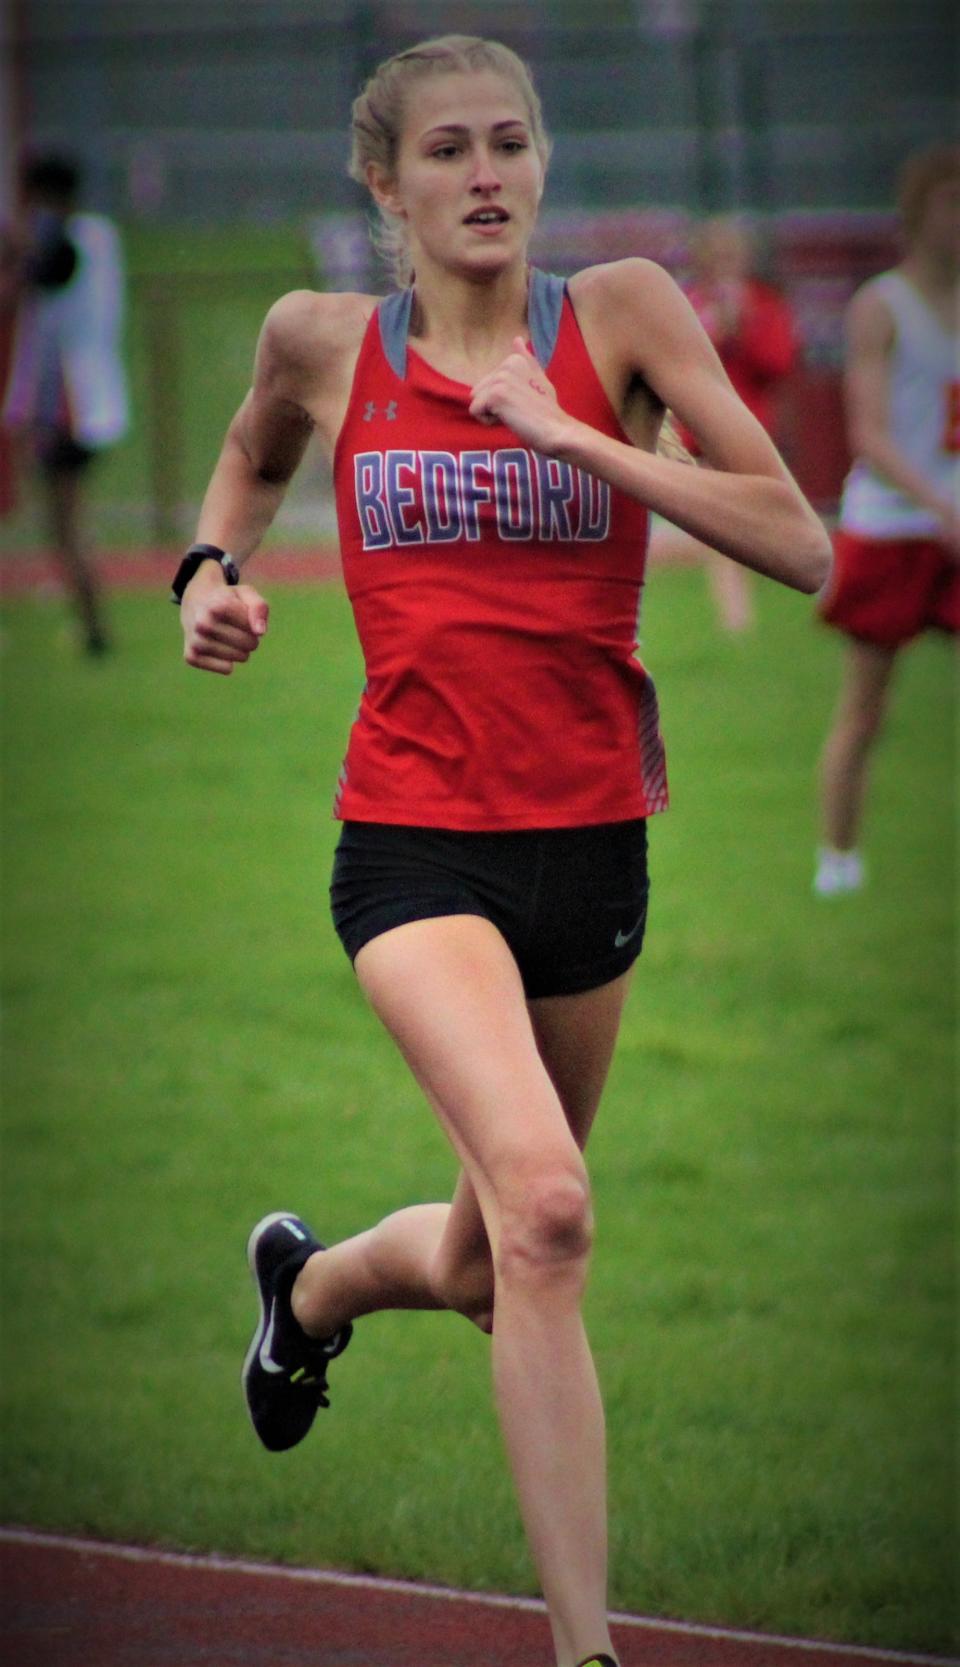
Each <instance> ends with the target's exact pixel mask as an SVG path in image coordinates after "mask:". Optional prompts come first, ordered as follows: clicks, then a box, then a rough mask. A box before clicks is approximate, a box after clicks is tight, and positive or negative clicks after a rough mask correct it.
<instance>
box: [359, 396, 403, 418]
mask: <svg viewBox="0 0 960 1667" xmlns="http://www.w3.org/2000/svg"><path fill="white" fill-rule="evenodd" d="M376 414H377V407H376V405H375V404H374V402H373V400H372V399H368V400H367V403H366V406H365V407H364V412H363V420H364V422H365V423H372V422H373V419H374V417H375V416H376ZM383 414H384V416H385V417H386V419H387V422H388V423H394V422H396V420H397V402H396V400H395V399H391V400H388V401H387V404H386V406H385V408H384V413H383Z"/></svg>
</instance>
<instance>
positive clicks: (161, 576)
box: [0, 543, 340, 596]
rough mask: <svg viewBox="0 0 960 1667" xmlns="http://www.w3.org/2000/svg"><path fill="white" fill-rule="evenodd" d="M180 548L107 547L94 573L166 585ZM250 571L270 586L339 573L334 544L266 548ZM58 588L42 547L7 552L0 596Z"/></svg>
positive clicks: (132, 586)
mask: <svg viewBox="0 0 960 1667" xmlns="http://www.w3.org/2000/svg"><path fill="white" fill-rule="evenodd" d="M182 554H183V551H182V550H136V551H119V552H118V551H108V552H105V553H103V554H100V555H98V556H97V572H98V574H99V576H100V578H101V579H102V581H103V583H104V585H105V586H106V588H107V590H156V591H158V592H160V593H161V594H162V593H163V592H164V591H168V590H169V589H170V580H171V579H172V578H173V575H174V573H175V572H176V570H177V565H178V563H179V561H180V557H181V555H182ZM248 576H249V577H250V578H251V579H252V581H253V583H254V584H259V585H263V586H264V587H265V588H267V589H269V587H270V586H271V585H272V584H311V583H316V582H317V581H318V580H319V581H328V580H330V579H339V577H340V551H339V548H338V546H337V545H336V544H334V543H326V544H318V545H313V546H311V547H310V548H309V549H303V550H265V551H263V552H261V553H260V554H259V555H257V556H255V557H253V558H252V565H251V567H250V568H249V570H248ZM61 588H62V586H61V581H60V576H59V572H58V569H57V565H56V562H55V560H54V558H53V557H52V556H50V555H47V554H45V553H44V552H43V551H42V550H35V551H28V552H25V553H23V554H18V555H13V556H10V557H9V558H8V559H6V560H5V561H4V562H3V565H2V567H0V595H2V596H22V595H28V594H31V593H36V592H37V591H44V590H51V591H59V590H60V589H61Z"/></svg>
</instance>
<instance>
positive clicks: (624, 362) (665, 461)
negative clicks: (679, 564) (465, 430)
mask: <svg viewBox="0 0 960 1667" xmlns="http://www.w3.org/2000/svg"><path fill="white" fill-rule="evenodd" d="M582 276H583V277H585V278H589V280H590V289H589V291H588V292H587V293H585V294H584V296H583V303H584V305H583V308H582V312H581V305H580V298H579V296H578V297H577V299H578V315H580V316H581V321H582V322H583V323H587V322H588V320H589V318H590V317H591V316H593V317H595V318H597V320H598V321H599V320H601V319H602V320H603V324H602V329H603V330H604V331H606V332H607V333H608V334H609V335H610V336H611V337H612V342H611V351H612V353H613V355H614V356H615V359H616V361H617V362H618V363H619V365H620V366H621V367H622V370H623V372H624V373H625V374H626V377H627V379H628V380H629V379H630V378H640V379H642V380H643V381H644V382H645V383H646V384H647V386H648V387H649V388H650V389H652V390H653V392H654V394H655V395H656V396H657V398H658V399H659V400H660V401H661V402H662V403H663V405H664V406H667V407H669V409H670V410H671V411H673V412H674V413H675V415H676V416H677V417H678V418H679V420H680V421H681V423H682V424H683V425H684V427H685V428H687V429H689V430H690V431H691V432H692V433H693V435H694V436H695V437H696V440H697V442H698V444H699V446H700V448H701V451H702V453H703V456H704V458H705V459H706V462H707V465H708V466H707V467H705V468H691V467H690V465H689V464H687V463H680V462H676V461H675V460H674V459H672V458H668V457H661V456H656V455H654V454H653V453H651V452H646V451H639V450H637V449H636V448H635V447H633V446H631V445H628V444H626V443H625V442H624V441H622V440H616V439H613V438H611V437H610V436H609V435H606V434H601V433H599V432H598V431H597V430H596V429H594V428H591V427H590V426H589V425H588V424H586V423H582V422H579V421H578V420H577V419H576V418H575V417H571V416H570V415H569V414H568V413H567V412H565V411H563V410H562V409H561V407H560V406H559V404H558V402H557V398H556V394H555V392H554V390H553V388H552V387H551V386H550V384H549V382H548V381H547V380H546V377H545V375H544V373H543V371H542V370H540V369H539V367H538V366H536V364H535V363H534V361H532V359H531V357H530V355H529V353H528V352H526V351H525V350H524V349H523V347H522V343H521V342H520V340H519V338H518V342H517V344H516V345H515V349H514V351H513V352H512V353H510V354H509V355H508V357H507V358H506V359H505V360H504V362H503V364H501V365H500V366H499V367H498V368H497V369H496V370H495V371H493V372H491V373H490V375H489V376H485V377H484V378H483V379H482V380H481V381H480V382H479V383H478V384H477V386H476V388H475V389H474V391H473V400H472V402H471V406H470V409H471V412H472V413H473V415H474V416H475V417H478V418H479V419H480V420H481V421H482V420H483V419H484V418H485V417H498V418H499V419H500V420H501V421H503V422H506V423H507V424H509V426H510V427H511V428H513V429H514V431H515V432H516V433H517V434H518V435H520V437H521V438H522V439H524V440H526V441H527V443H528V444H530V445H532V446H534V447H535V448H536V449H537V450H538V451H542V452H544V453H545V454H547V455H548V456H552V457H558V458H560V459H562V460H564V461H566V462H569V463H572V464H574V465H575V466H576V467H578V468H582V469H587V470H589V472H590V473H591V474H593V475H597V476H599V478H600V479H602V480H606V481H608V482H609V484H610V485H611V486H615V487H618V488H619V489H620V490H621V491H623V492H626V493H627V494H628V495H629V496H630V497H633V498H637V499H639V500H640V502H641V503H644V504H647V505H648V506H649V508H650V509H652V510H655V511H656V512H657V513H658V514H660V515H663V516H665V517H666V519H667V520H668V521H673V522H674V523H675V525H677V526H678V527H682V528H683V529H684V531H685V532H689V533H691V534H692V535H693V537H694V538H698V539H700V540H702V542H703V543H705V544H708V545H711V546H712V547H713V548H714V549H716V550H722V551H723V553H724V554H725V555H728V556H732V557H733V558H734V560H736V561H739V562H741V563H742V564H743V565H744V566H745V567H751V568H754V569H755V570H756V571H757V572H760V573H766V574H768V575H769V577H770V578H773V579H778V580H780V582H781V583H782V584H786V585H790V586H792V587H793V588H794V589H796V590H803V591H807V592H812V591H816V590H818V589H819V588H820V586H821V585H822V584H823V583H824V582H825V580H826V578H827V574H828V573H829V570H830V562H831V549H830V541H829V538H828V536H827V533H826V531H825V529H824V527H823V525H822V523H821V522H820V520H819V519H818V517H817V516H816V515H815V514H814V512H813V510H812V509H811V508H810V505H809V504H808V503H807V501H806V499H805V498H804V497H803V494H802V493H801V492H800V490H799V488H798V487H797V485H796V483H795V482H794V480H793V478H792V477H791V475H790V473H789V471H788V470H787V468H786V466H785V464H784V463H783V461H782V459H781V457H780V455H779V453H778V452H777V449H776V447H775V446H774V444H773V442H772V440H770V438H769V437H768V435H767V434H766V433H765V432H764V430H763V428H762V427H761V425H760V424H759V423H758V422H757V421H756V419H755V418H754V417H753V416H751V414H750V412H749V411H748V410H747V409H746V407H745V406H744V405H743V404H742V402H741V401H740V400H739V399H738V397H737V395H736V394H735V393H734V391H733V388H732V387H731V385H730V382H729V379H728V377H727V375H726V372H725V371H724V369H723V366H722V365H721V363H720V360H719V358H718V356H717V353H716V351H715V349H714V348H713V347H712V346H711V344H710V342H709V340H708V338H707V336H706V334H705V332H704V330H703V329H702V327H701V325H700V324H699V322H698V320H697V318H696V315H695V313H694V311H693V308H692V307H691V306H690V304H689V302H688V301H687V300H686V298H685V297H684V296H683V294H682V293H681V291H680V290H679V288H678V287H677V285H676V284H675V283H674V282H673V280H672V278H670V277H669V276H668V275H667V273H666V272H664V271H663V270H662V268H660V267H658V266H655V265H654V264H653V263H652V262H650V261H645V260H627V261H618V262H616V263H615V264H614V265H612V266H608V267H601V268H594V269H593V270H592V271H591V272H589V273H588V274H583V275H582Z"/></svg>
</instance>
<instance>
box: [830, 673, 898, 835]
mask: <svg viewBox="0 0 960 1667" xmlns="http://www.w3.org/2000/svg"><path fill="white" fill-rule="evenodd" d="M895 658H896V650H895V649H892V648H879V647H877V646H876V644H874V643H865V642H857V641H855V640H851V641H849V642H848V644H847V648H846V655H845V659H844V669H843V681H842V684H841V688H840V698H839V701H838V703H837V708H836V711H835V713H834V718H833V723H832V726H831V729H830V732H829V734H828V736H827V740H826V744H825V746H824V749H823V754H822V757H821V763H820V781H821V804H822V816H823V824H822V825H823V838H824V843H825V844H826V845H828V846H830V847H832V849H834V850H836V851H850V850H852V849H853V848H854V846H855V845H856V843H857V835H858V832H859V829H860V825H861V821H862V818H863V806H864V798H865V795H866V788H867V777H868V766H869V760H870V754H871V752H872V749H873V745H874V742H875V741H876V739H877V736H878V735H879V733H880V729H881V726H882V723H883V719H884V716H885V714H886V709H887V701H888V697H889V691H890V683H891V677H892V673H893V666H894V660H895Z"/></svg>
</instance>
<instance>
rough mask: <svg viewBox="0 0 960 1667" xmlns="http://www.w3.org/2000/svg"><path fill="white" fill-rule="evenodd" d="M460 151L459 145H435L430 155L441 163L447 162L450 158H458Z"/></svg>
mask: <svg viewBox="0 0 960 1667" xmlns="http://www.w3.org/2000/svg"><path fill="white" fill-rule="evenodd" d="M459 149H460V147H459V145H452V144H447V145H435V146H434V148H433V150H432V151H431V152H430V155H431V156H435V157H436V158H437V160H438V161H439V162H446V161H447V159H448V157H451V156H457V155H458V154H459Z"/></svg>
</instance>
